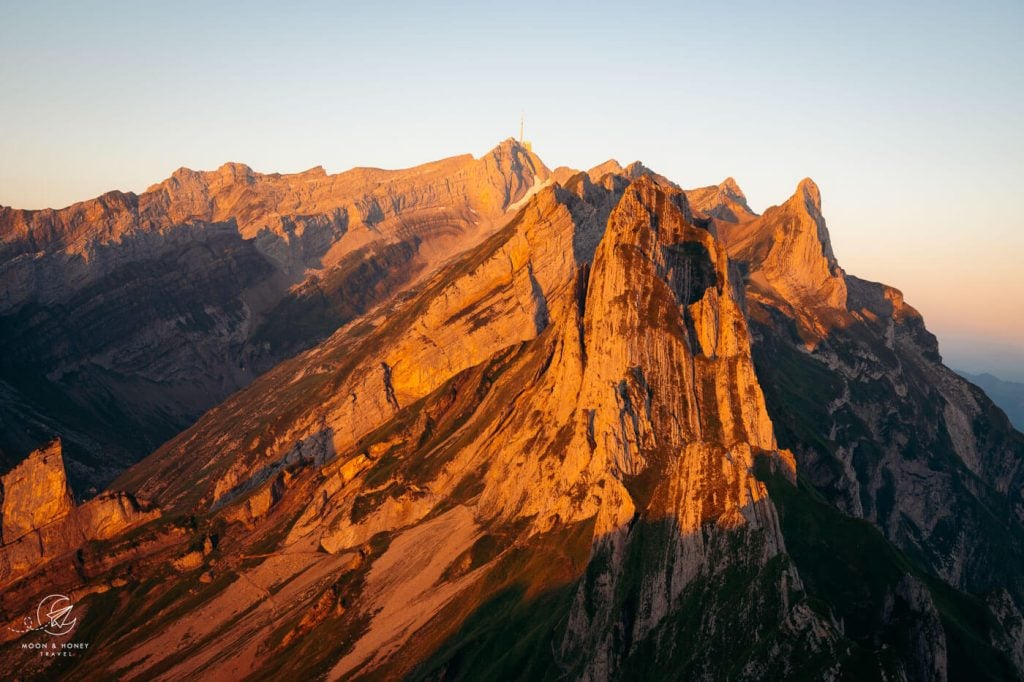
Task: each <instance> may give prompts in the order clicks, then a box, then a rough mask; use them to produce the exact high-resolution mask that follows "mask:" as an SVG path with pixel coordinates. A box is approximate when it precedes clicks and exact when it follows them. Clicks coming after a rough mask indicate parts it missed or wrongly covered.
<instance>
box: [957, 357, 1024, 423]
mask: <svg viewBox="0 0 1024 682" xmlns="http://www.w3.org/2000/svg"><path fill="white" fill-rule="evenodd" d="M956 373H957V374H959V375H960V376H962V377H963V378H965V379H968V380H969V381H971V382H973V383H975V384H977V385H978V386H980V387H981V388H982V389H983V390H984V391H985V393H987V394H988V397H990V398H992V401H993V402H994V403H995V404H996V405H998V406H999V407H1000V408H1002V410H1003V412H1005V413H1006V416H1007V417H1009V418H1010V421H1011V422H1012V423H1013V425H1014V426H1015V427H1017V429H1018V430H1022V431H1024V384H1021V383H1017V382H1016V381H1003V380H1002V379H1000V378H998V377H994V376H992V375H991V374H989V373H987V372H985V373H983V374H971V373H970V372H965V371H963V370H960V369H958V370H956Z"/></svg>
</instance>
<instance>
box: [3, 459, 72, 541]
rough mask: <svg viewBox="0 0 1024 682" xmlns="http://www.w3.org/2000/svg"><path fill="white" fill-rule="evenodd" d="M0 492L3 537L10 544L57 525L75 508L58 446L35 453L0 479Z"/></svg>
mask: <svg viewBox="0 0 1024 682" xmlns="http://www.w3.org/2000/svg"><path fill="white" fill-rule="evenodd" d="M0 485H2V489H3V510H2V514H3V516H2V519H3V535H2V536H0V541H2V542H3V544H10V543H12V542H14V541H16V540H18V539H19V538H21V537H22V536H23V535H26V534H27V533H30V532H32V531H34V530H37V529H39V528H42V527H43V526H45V525H47V524H49V523H52V522H54V521H59V520H61V519H63V518H64V517H65V516H67V515H68V514H69V513H71V511H72V510H73V509H74V507H75V501H74V499H73V498H72V496H71V490H70V488H68V481H67V477H66V476H65V474H64V458H63V456H62V454H61V442H60V441H59V440H55V441H53V442H51V443H50V444H49V445H47V446H45V447H43V448H41V449H39V450H36V451H35V452H33V453H32V454H31V455H29V456H28V458H27V459H26V460H25V461H23V462H22V463H21V464H19V465H18V466H16V467H15V468H14V469H12V470H11V471H9V472H8V473H7V474H5V475H4V476H3V478H2V479H0Z"/></svg>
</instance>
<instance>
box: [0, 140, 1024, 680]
mask: <svg viewBox="0 0 1024 682" xmlns="http://www.w3.org/2000/svg"><path fill="white" fill-rule="evenodd" d="M511 149H512V150H513V153H514V154H520V153H522V152H520V151H516V149H515V147H511ZM524 158H525V157H524ZM530 158H532V157H530ZM443 163H447V162H443ZM534 168H535V169H537V168H543V166H542V164H540V163H539V160H537V161H536V163H535V164H534ZM543 174H544V177H545V178H547V177H548V176H547V175H546V174H547V171H546V170H544V171H543ZM228 175H230V177H227V175H225V179H224V180H223V185H222V186H221V185H217V187H219V188H220V189H217V190H216V191H215V192H214V195H215V196H218V197H224V196H227V197H234V196H235V195H234V194H233V192H234V191H235V190H234V189H232V188H234V187H235V184H236V183H239V182H242V183H243V184H245V183H247V182H248V181H247V180H246V179H245V178H246V177H248V176H246V174H245V173H244V172H242V171H241V170H240V169H232V170H231V173H230V174H228ZM499 175H500V176H501V177H506V176H505V175H503V174H499ZM514 175H515V174H514ZM516 177H518V175H516ZM533 177H534V180H535V181H534V183H532V184H530V183H527V182H519V181H514V182H513V181H509V184H506V185H504V186H505V188H506V190H507V191H498V192H496V193H495V194H494V195H493V203H492V204H490V206H491V209H492V211H494V212H496V211H504V210H505V209H506V208H509V207H511V210H510V212H509V215H508V219H507V220H506V221H505V222H504V223H503V224H501V225H500V226H499V225H497V224H496V225H495V227H497V228H498V229H495V230H481V234H480V239H478V240H470V241H472V243H471V244H460V246H462V247H465V249H464V250H462V251H461V252H460V253H459V254H457V255H456V254H454V253H452V254H450V255H451V258H447V259H441V258H439V259H437V260H436V261H435V262H434V264H433V265H432V266H431V267H430V268H425V269H424V271H423V274H422V276H421V278H420V279H419V280H418V282H419V284H418V286H417V287H416V288H408V289H404V290H402V292H401V293H398V294H394V293H392V294H382V295H381V299H380V300H381V301H382V303H381V304H380V305H379V306H377V307H374V308H367V309H366V310H365V311H363V312H360V313H359V314H357V315H355V316H354V317H353V318H352V320H351V322H349V323H347V324H341V325H339V326H338V328H337V329H336V330H335V331H333V333H331V334H330V335H329V336H327V337H325V338H323V339H321V340H319V341H318V342H317V343H315V345H312V346H311V347H310V348H308V349H307V350H303V351H302V352H299V353H298V354H297V355H295V356H294V357H292V358H290V359H286V360H283V361H281V362H279V363H277V364H276V365H275V366H273V367H272V368H271V369H269V370H268V371H267V372H266V373H264V374H263V375H262V376H259V377H257V378H255V379H254V380H253V381H252V382H251V383H250V384H248V385H247V386H246V387H245V388H243V389H242V390H240V391H238V392H236V393H235V394H233V395H232V396H230V397H228V398H227V399H225V400H223V401H222V402H220V403H219V404H218V405H217V406H215V407H213V408H212V409H210V410H209V411H207V412H206V413H205V414H204V415H203V416H202V417H201V418H200V419H199V420H198V421H197V422H196V423H195V424H194V425H193V426H191V427H190V428H188V429H186V430H185V431H183V432H181V433H180V434H178V435H176V436H175V437H174V438H172V439H171V440H169V441H168V442H167V443H165V444H164V445H162V446H161V447H159V448H158V449H156V450H155V451H154V452H153V453H152V454H151V455H150V456H149V457H147V458H146V459H145V460H144V461H142V462H141V463H139V464H137V465H135V466H133V467H131V468H130V469H128V470H127V471H126V472H124V473H123V474H122V475H121V476H119V477H118V478H117V479H116V480H115V482H114V483H113V484H112V489H114V490H123V491H127V492H126V493H123V494H120V495H119V496H118V495H116V494H109V493H104V494H103V495H101V496H100V497H98V498H96V499H95V500H93V501H90V502H87V503H86V504H84V505H82V506H80V507H73V505H72V502H71V500H72V497H71V494H70V492H69V490H68V487H67V485H66V482H65V479H64V477H63V467H62V466H61V467H59V471H60V475H58V467H57V466H56V465H55V463H54V462H55V461H59V459H60V455H59V448H58V449H56V450H55V449H54V448H55V447H57V446H53V447H51V448H49V449H47V450H43V451H40V452H38V453H36V454H34V455H33V456H32V457H31V458H30V459H29V460H28V461H26V462H25V463H24V464H23V465H21V467H20V468H19V469H16V470H14V471H13V472H12V473H11V474H10V475H9V476H10V480H11V483H10V491H8V485H9V484H8V483H7V478H5V479H4V487H5V499H4V518H3V533H4V536H3V540H4V543H5V545H4V547H3V548H2V549H0V551H7V548H8V530H7V529H8V526H9V525H10V528H11V529H12V531H11V532H12V534H17V533H23V536H22V537H28V535H31V534H32V533H36V534H40V537H41V536H42V535H45V532H44V531H43V530H42V529H43V528H46V527H47V526H45V525H44V526H39V524H40V523H42V522H46V519H48V518H50V515H51V514H50V512H44V511H41V510H42V509H46V510H50V509H52V510H54V511H53V514H63V515H64V516H63V517H62V518H63V519H67V520H66V521H58V522H54V521H49V523H50V524H51V525H52V524H53V523H62V524H65V525H61V526H60V527H61V528H65V527H66V526H67V527H71V525H73V526H74V528H76V529H79V530H78V531H77V534H75V533H69V534H68V536H69V537H73V538H75V539H74V541H73V542H68V543H65V544H63V545H60V547H59V548H57V549H54V550H53V551H50V552H48V553H43V554H42V555H40V556H35V557H32V558H30V560H28V562H27V563H26V564H25V566H24V567H23V568H21V569H19V571H10V572H8V573H6V574H3V575H2V576H0V589H2V590H3V591H2V594H3V598H2V604H0V605H2V608H3V615H4V616H5V617H6V619H7V620H8V621H10V622H15V621H16V620H17V619H18V618H20V617H22V616H23V614H24V613H26V612H27V611H30V610H31V609H32V608H34V604H35V603H37V602H38V600H39V598H40V597H41V596H43V595H44V594H45V592H46V590H54V589H56V587H59V588H60V589H62V590H65V592H66V593H68V594H71V595H73V596H74V599H75V602H76V605H77V606H76V610H77V613H79V616H78V617H79V619H80V623H81V625H80V626H79V630H78V631H77V632H76V634H75V635H74V637H76V638H78V639H81V640H88V641H89V642H90V647H89V649H88V651H87V653H84V654H82V655H80V656H78V657H75V658H68V659H63V660H59V661H52V662H50V661H45V660H36V659H31V660H27V659H26V658H25V657H24V656H23V655H21V652H20V650H19V649H18V640H17V639H15V638H14V637H13V636H12V637H11V641H10V642H9V643H8V644H7V645H6V646H5V647H4V648H0V660H2V661H3V663H4V664H5V666H6V665H12V666H15V665H16V666H20V668H19V669H21V670H25V671H28V672H30V673H38V674H44V675H49V676H54V677H56V676H59V675H68V674H71V675H75V676H77V677H80V678H84V679H108V678H109V677H111V676H116V677H118V678H123V679H181V678H188V677H203V678H209V679H241V678H246V677H251V678H254V679H278V678H280V677H281V676H284V675H287V676H289V677H295V676H303V677H311V678H316V679H352V678H361V677H368V678H377V679H391V678H398V677H403V678H410V679H439V678H446V679H447V678H463V679H495V678H518V679H536V678H570V679H590V680H601V679H618V678H623V677H640V678H645V679H656V678H661V677H679V678H682V679H766V678H773V679H786V678H801V677H802V678H807V679H903V680H936V679H938V680H942V679H963V678H964V677H966V676H967V675H971V676H972V679H978V678H981V679H985V678H989V679H1007V678H1008V679H1016V678H1020V677H1021V674H1022V671H1024V628H1021V626H1020V623H1021V622H1022V620H1024V619H1022V618H1021V605H1022V604H1024V590H1022V584H1024V582H1022V578H1024V563H1022V561H1021V554H1020V552H1021V548H1022V545H1021V543H1020V539H1019V538H1021V537H1022V535H1021V534H1022V532H1024V526H1022V518H1024V517H1022V514H1021V511H1020V510H1021V506H1020V505H1021V502H1020V491H1021V480H1020V476H1021V475H1022V474H1021V473H1020V471H1021V467H1020V462H1021V459H1022V457H1024V436H1021V434H1019V433H1017V432H1015V431H1013V430H1012V429H1011V428H1010V427H1009V425H1008V423H1007V421H1006V418H1005V416H1004V415H1002V414H1001V413H1000V412H999V411H998V410H997V409H996V408H994V406H992V405H991V403H990V402H988V401H987V399H986V398H985V397H984V395H983V394H982V393H981V392H980V391H978V390H977V389H975V388H973V387H972V386H971V385H970V384H967V383H966V382H964V381H962V380H960V379H959V378H957V377H956V376H955V375H953V374H952V373H951V372H949V371H948V370H947V369H945V368H944V367H943V366H942V365H941V359H940V357H939V355H938V350H937V348H936V344H935V341H934V337H932V336H931V335H930V334H928V332H927V331H926V330H925V328H924V325H923V322H922V320H921V318H920V316H919V315H918V314H917V313H916V312H915V311H914V310H913V309H912V308H911V307H910V306H909V305H907V304H906V303H905V302H904V301H903V300H902V296H901V295H899V292H897V291H896V290H894V289H892V288H890V287H886V286H884V285H880V284H874V283H869V282H864V281H862V280H858V279H857V278H855V277H852V276H850V275H847V274H846V273H845V272H844V271H843V270H842V269H841V268H840V267H839V265H838V261H837V259H836V257H835V254H834V253H833V252H832V248H831V245H830V243H829V239H828V231H827V228H826V225H825V220H824V218H823V216H822V204H821V196H820V192H819V190H818V188H817V187H816V186H815V185H814V183H813V182H812V181H810V180H805V181H803V182H801V183H800V185H799V186H798V187H797V188H796V191H795V193H794V195H793V197H791V198H790V199H789V200H788V201H786V202H784V203H783V204H781V205H780V206H778V207H773V208H771V209H768V210H767V211H765V213H764V214H763V215H756V214H755V213H753V212H752V211H751V210H750V208H749V206H748V205H747V203H746V200H745V198H744V197H743V193H742V191H741V190H740V189H739V187H738V186H737V184H736V183H735V181H733V180H731V179H729V180H727V181H725V182H723V183H722V184H720V185H717V186H711V187H706V188H700V189H696V190H689V191H686V190H682V189H680V188H679V187H677V186H675V185H674V184H673V183H672V182H671V181H670V180H668V179H667V178H664V177H663V176H660V175H657V174H656V173H653V172H652V171H650V170H649V169H647V168H645V167H644V166H643V165H642V164H638V163H637V164H632V165H630V166H627V167H625V168H623V167H622V166H621V165H619V164H618V163H616V162H608V163H606V164H602V165H601V166H598V167H597V168H595V169H592V170H590V171H588V172H585V173H583V172H576V171H573V170H572V169H567V168H559V169H557V170H556V171H555V172H554V173H553V174H551V176H550V178H548V180H547V181H546V182H545V181H540V182H536V178H539V177H541V176H540V175H539V174H537V173H536V171H534V175H533ZM214 184H216V183H214ZM528 185H529V186H528ZM500 186H502V185H501V183H499V187H500ZM244 195H245V194H244V192H242V193H240V194H239V196H244ZM189 196H191V197H192V199H190V203H188V206H189V207H190V208H189V210H198V209H196V206H207V202H208V201H210V199H209V197H208V196H207V195H206V194H202V193H200V194H198V195H194V196H193V195H189ZM513 198H514V201H513ZM239 200H240V199H239ZM217 201H221V200H220V199H218V200H217ZM214 203H215V204H216V205H219V204H217V202H214ZM399 203H401V202H399ZM479 205H480V206H486V205H488V204H486V202H485V203H482V204H479ZM392 206H394V204H392ZM380 209H381V211H382V212H386V208H385V207H384V206H383V205H381V206H380ZM259 210H262V209H259ZM259 210H257V209H253V212H252V213H247V212H245V211H241V212H239V213H238V215H240V216H243V218H239V220H240V222H239V225H242V226H243V227H242V228H240V229H241V230H242V231H243V232H244V231H245V230H246V229H250V228H249V227H244V226H246V225H248V226H252V225H258V224H260V217H259V216H260V213H259ZM370 213H373V211H370ZM494 214H495V215H497V213H494ZM368 215H369V213H368ZM374 215H375V214H374ZM494 220H495V221H496V222H500V221H499V220H498V219H497V218H495V219H494ZM442 222H443V221H442ZM438 229H439V230H441V231H443V229H444V228H443V225H442V223H439V224H438ZM484 232H486V234H484ZM90 234H91V233H90ZM259 234H260V232H259V231H256V232H254V233H252V235H255V236H252V237H251V238H253V239H258V238H259V237H258V235H259ZM453 248H454V247H453ZM398 289H401V287H399V288H398ZM398 289H396V290H395V291H397V290H398ZM55 453H56V454H55ZM29 471H34V472H35V473H33V474H32V475H31V476H30V477H28V478H29V479H31V480H32V481H38V482H39V484H38V485H35V484H33V485H34V487H32V486H30V485H29V484H27V483H24V481H25V480H27V479H26V476H25V472H29ZM47 481H49V483H47ZM11 495H13V496H11ZM128 495H131V497H128ZM141 499H146V500H152V501H153V502H154V503H155V504H158V505H159V508H160V510H161V512H160V513H159V514H157V513H156V512H155V511H153V510H149V509H148V507H146V505H143V504H142V503H139V502H135V501H134V500H141ZM115 501H117V502H116V504H119V505H120V508H121V509H122V510H126V511H124V519H125V523H124V524H123V525H124V527H123V528H118V527H117V526H118V523H117V522H116V521H109V522H107V523H101V522H96V521H94V519H96V518H99V516H101V515H100V514H99V510H109V509H112V508H113V505H114V504H115ZM8 503H9V505H10V509H11V514H10V517H9V518H10V521H8V512H7V510H8ZM90 505H93V507H90ZM125 505H128V506H125ZM89 509H93V510H96V511H87V510H89ZM103 518H106V519H115V520H116V519H117V518H121V517H118V516H117V514H107V515H106V516H103ZM70 519H75V521H74V523H73V524H72V521H70ZM86 529H87V530H86ZM129 529H130V530H129ZM126 530H127V531H128V532H126ZM25 533H27V534H28V535H24V534H25ZM76 543H77V544H76ZM72 547H74V548H75V549H74V551H72ZM4 556H6V555H4Z"/></svg>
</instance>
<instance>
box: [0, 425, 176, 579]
mask: <svg viewBox="0 0 1024 682" xmlns="http://www.w3.org/2000/svg"><path fill="white" fill-rule="evenodd" d="M2 485H3V491H4V504H3V518H2V521H3V529H4V534H3V544H0V588H3V587H5V586H9V585H10V584H11V583H13V582H14V581H16V580H18V579H19V578H21V577H22V576H24V575H26V574H28V573H30V572H32V571H34V570H36V569H38V568H40V567H41V566H43V565H44V564H46V563H47V562H49V561H51V560H53V559H55V558H57V557H60V556H63V555H65V554H67V553H69V552H72V551H74V550H75V549H77V548H79V547H81V546H82V545H83V544H84V543H85V542H88V541H89V540H107V539H110V538H113V537H115V536H117V535H119V534H121V533H124V532H125V531H126V530H128V529H131V528H133V527H135V526H138V525H140V524H143V523H146V522H147V521H151V520H153V519H156V518H158V517H159V516H160V512H159V511H158V510H157V509H155V508H153V507H151V506H149V505H147V504H145V503H141V502H139V501H138V500H136V499H135V498H134V497H132V496H130V495H127V494H125V493H113V492H107V493H103V494H101V495H99V496H97V497H95V498H93V499H91V500H89V501H88V502H86V503H85V504H83V505H81V506H77V507H76V506H75V504H74V500H73V498H72V496H71V491H70V489H69V487H68V481H67V476H66V473H65V470H64V458H63V454H62V449H61V442H60V441H59V440H55V441H53V442H52V443H50V444H49V445H47V446H46V447H44V448H41V449H40V450H37V451H35V452H33V453H32V454H31V455H29V457H28V458H27V459H26V460H25V461H24V462H22V463H21V464H20V465H18V466H17V467H16V468H15V469H14V470H13V471H11V472H10V473H8V474H6V475H5V476H4V477H3V478H2Z"/></svg>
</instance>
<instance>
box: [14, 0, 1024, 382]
mask: <svg viewBox="0 0 1024 682" xmlns="http://www.w3.org/2000/svg"><path fill="white" fill-rule="evenodd" d="M104 7H106V8H109V9H101V8H98V7H87V6H83V5H78V4H68V5H66V6H65V5H60V4H54V5H45V6H33V7H30V6H27V5H26V6H22V5H16V4H12V3H5V4H3V5H2V6H0V20H2V21H0V38H2V41H0V55H2V57H3V59H0V85H2V86H3V88H4V91H5V92H6V93H7V96H6V97H5V98H3V99H2V100H0V125H2V126H3V130H4V131H5V133H6V134H5V135H3V136H0V204H4V205H10V206H14V207H17V208H41V207H46V206H51V207H59V206H64V205H67V204H70V203H73V202H75V201H80V200H85V199H88V198H92V197H95V196H98V195H99V194H102V193H103V192H105V191H109V190H113V189H121V190H126V191H135V192H139V191H142V190H144V189H145V188H146V187H147V186H149V185H150V184H152V183H154V182H158V181H160V180H162V179H163V178H165V177H167V176H168V175H169V174H170V172H171V171H173V170H174V169H175V168H178V167H180V166H187V167H191V168H197V169H211V168H216V167H217V166H219V165H221V164H222V163H224V162H227V161H238V162H242V163H247V164H249V165H250V166H252V167H253V168H255V169H256V170H258V171H261V172H296V171H300V170H304V169H306V168H309V167H312V166H317V165H323V166H324V167H325V168H326V169H327V170H328V171H329V172H332V173H333V172H339V171H342V170H345V169H347V168H350V167H353V166H380V167H392V168H400V167H408V166H411V165H415V164H418V163H423V162H426V161H430V160H433V159H437V158H442V157H446V156H451V155H454V154H459V153H466V152H469V153H473V154H474V155H480V154H481V153H484V152H485V151H486V150H487V149H489V148H490V147H492V146H493V145H494V144H495V143H496V142H497V141H499V140H501V139H503V138H506V137H509V136H511V135H515V134H517V132H518V123H519V115H520V112H521V111H523V110H525V112H526V137H527V138H528V139H530V140H532V142H533V143H534V148H535V149H536V151H537V152H538V154H539V155H540V156H541V158H542V159H544V161H545V163H547V164H548V165H550V166H552V167H555V166H558V165H569V166H573V167H577V168H588V167H591V166H593V165H596V164H598V163H600V162H602V161H604V160H606V159H608V158H610V157H615V158H618V159H619V161H621V162H623V163H626V162H629V161H632V160H636V159H640V160H643V161H644V162H645V163H646V164H647V165H649V166H650V167H652V168H654V169H656V170H657V171H658V172H661V173H663V174H665V175H667V176H668V177H670V178H672V179H673V180H674V181H676V182H678V183H679V184H681V185H683V186H684V187H694V186H700V185H706V184H713V183H717V182H719V181H720V180H722V179H723V178H725V177H727V176H732V177H734V178H735V179H736V180H737V182H738V183H739V185H740V186H741V187H742V188H743V189H744V191H745V192H746V193H747V196H748V199H749V200H750V204H751V206H752V207H753V208H754V209H755V210H756V211H758V212H760V211H763V210H764V209H765V208H766V207H767V206H770V205H772V204H776V203H779V202H781V201H784V200H785V199H786V198H787V197H788V196H789V195H790V194H791V193H792V191H793V189H794V187H795V186H796V183H797V182H798V181H799V180H800V178H802V177H805V176H810V177H812V178H814V179H815V181H816V182H817V183H818V184H819V185H820V187H821V190H822V196H823V204H824V206H823V209H824V213H825V216H826V219H827V220H828V224H829V228H830V232H831V236H832V241H833V245H834V248H835V252H836V255H837V257H838V259H839V261H840V264H841V265H842V266H843V267H844V269H846V271H847V272H849V273H851V274H855V275H857V276H859V277H863V278H865V279H871V280H876V281H882V282H885V283H887V284H890V285H892V286H895V287H896V288H898V289H900V290H902V291H903V292H904V294H905V296H906V300H907V301H908V302H909V303H910V304H911V305H913V306H915V307H916V308H918V309H919V310H920V311H921V312H922V313H923V314H924V316H925V320H926V323H927V324H928V326H929V329H931V330H932V331H933V332H935V333H936V334H937V335H938V337H939V339H940V345H941V351H942V353H943V356H944V358H945V360H946V363H947V364H948V365H950V366H952V367H955V368H958V369H965V370H968V371H991V372H992V373H993V374H996V375H997V376H1000V377H1002V378H1006V379H1011V380H1013V379H1016V380H1021V379H1024V298H1022V297H1020V296H1006V295H1005V293H1004V292H1014V293H1015V292H1019V291H1021V290H1024V275H1022V274H1021V270H1020V267H1019V265H1018V261H1019V258H1020V254H1021V253H1022V252H1024V219H1021V218H1020V217H1018V213H1017V212H1016V211H1015V210H1014V209H1015V206H1014V205H1013V202H1014V201H1015V195H1016V193H1017V192H1018V191H1019V190H1018V188H1019V187H1020V185H1021V181H1022V179H1024V136H1022V135H1021V134H1020V132H1019V130H1018V127H1019V120H1020V119H1021V117H1022V114H1024V87H1021V86H1022V85H1024V68H1022V64H1024V46H1022V44H1021V42H1020V41H1019V40H1018V39H1017V38H1018V34H1019V29H1020V26H1021V25H1022V23H1024V8H1022V6H1021V5H1020V4H1019V3H1011V2H989V3H975V4H972V5H970V6H963V5H959V4H956V3H938V4H914V3H912V4H908V5H903V6H901V7H892V6H890V5H889V4H887V3H867V4H863V5H858V6H857V7H840V8H835V7H819V6H817V5H815V4H813V3H799V2H785V3H779V4H776V5H772V6H770V7H764V6H760V5H758V4H753V3H735V4H731V5H728V6H714V7H708V6H695V7H686V6H685V5H684V6H678V5H660V4H653V5H645V6H643V7H634V8H628V9H624V8H621V7H616V6H612V5H594V4H593V3H586V4H572V3H562V4H559V5H558V6H549V5H541V4H529V3H528V4H525V5H523V6H521V7H517V8H515V9H504V10H498V9H493V8H480V7H476V6H473V5H458V4H456V5H446V6H442V7H434V6H429V7H428V6H420V5H414V4H404V3H390V4H389V5H388V6H387V7H386V8H385V10H384V11H373V12H371V11H369V10H367V9H366V8H358V7H342V8H338V7H334V6H331V5H326V4H318V3H311V4H309V3H307V4H305V5H303V6H302V10H303V11H294V10H292V9H290V8H289V9H283V8H280V7H278V6H276V5H274V4H269V3H255V4H252V3H248V4H245V5H242V4H225V5H221V6H218V7H208V6H205V5H203V4H200V3H195V4H190V3H185V4H184V5H180V6H175V7H137V6H134V5H130V4H124V5H113V6H112V5H106V6H104ZM384 17H387V18H386V19H385V18H384Z"/></svg>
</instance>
